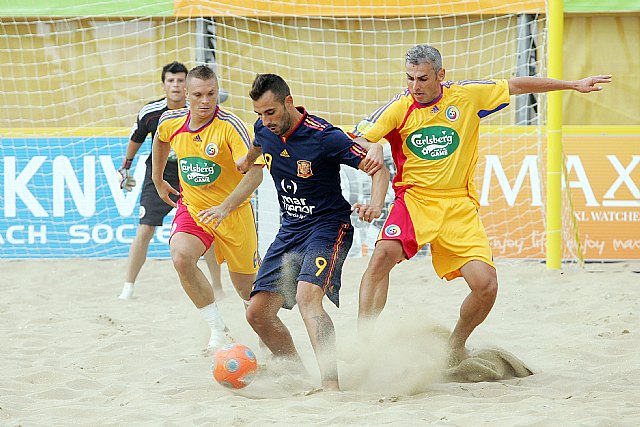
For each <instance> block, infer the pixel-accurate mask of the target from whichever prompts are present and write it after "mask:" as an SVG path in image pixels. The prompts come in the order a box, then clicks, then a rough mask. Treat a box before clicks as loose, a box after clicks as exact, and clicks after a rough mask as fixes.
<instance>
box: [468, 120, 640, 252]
mask: <svg viewBox="0 0 640 427" xmlns="http://www.w3.org/2000/svg"><path fill="white" fill-rule="evenodd" d="M567 128H571V127H567ZM626 129H627V131H628V133H625V128H624V127H618V128H613V127H604V128H598V129H596V130H591V129H590V128H589V127H586V128H584V127H583V128H573V129H569V130H568V129H565V133H564V136H563V143H564V155H565V170H566V180H565V182H564V193H565V197H564V201H563V203H564V204H565V206H564V210H565V211H566V214H565V218H564V219H563V228H564V229H565V230H567V231H566V232H565V236H564V240H565V244H570V245H571V244H574V245H575V242H579V245H580V246H581V252H582V253H583V255H584V258H585V259H586V260H622V259H640V134H639V132H638V131H639V129H638V128H637V127H628V128H626ZM541 138H542V139H541ZM543 138H544V136H543V135H542V136H524V137H523V136H522V135H519V136H517V137H516V136H515V135H513V136H510V135H505V134H500V135H496V134H491V133H489V134H483V136H482V137H481V144H480V145H481V149H480V159H479V162H478V170H477V175H476V182H477V183H478V188H479V191H480V199H481V200H480V202H481V209H480V214H481V217H482V221H483V223H484V225H485V227H486V229H487V233H488V235H489V239H490V241H491V246H492V248H493V252H494V256H496V257H501V258H543V257H544V250H545V237H544V236H545V224H544V221H543V218H544V197H545V193H544V185H543V183H544V181H546V177H545V176H544V173H545V172H544V171H545V162H546V157H545V156H546V153H545V152H544V151H543V149H541V148H540V147H542V148H543V147H544V139H543ZM510 139H512V140H513V142H517V144H518V146H519V147H520V148H519V149H514V148H516V146H515V144H513V145H511V142H512V141H510ZM497 140H499V141H500V142H498V143H496V141H497ZM541 141H542V144H541ZM572 239H573V240H574V243H571V241H570V240H572Z"/></svg>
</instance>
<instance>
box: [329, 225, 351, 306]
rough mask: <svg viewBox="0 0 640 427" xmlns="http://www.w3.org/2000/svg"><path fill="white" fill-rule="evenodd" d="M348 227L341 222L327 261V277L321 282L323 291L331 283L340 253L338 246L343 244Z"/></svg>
mask: <svg viewBox="0 0 640 427" xmlns="http://www.w3.org/2000/svg"><path fill="white" fill-rule="evenodd" d="M348 229H349V224H342V225H341V226H340V231H338V237H337V238H336V242H335V243H334V245H333V251H332V254H331V262H330V263H329V270H328V273H327V278H326V279H325V280H324V283H323V284H322V290H323V291H324V293H325V294H326V293H327V290H328V289H329V286H330V285H331V279H332V278H333V273H334V270H335V269H336V263H337V262H338V257H339V255H340V248H341V247H342V245H344V236H345V234H347V230H348Z"/></svg>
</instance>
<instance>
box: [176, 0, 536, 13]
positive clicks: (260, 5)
mask: <svg viewBox="0 0 640 427" xmlns="http://www.w3.org/2000/svg"><path fill="white" fill-rule="evenodd" d="M173 4H174V12H175V15H176V16H425V15H466V14H470V15H473V14H476V15H477V14H496V15H501V14H509V13H545V3H544V1H542V0H532V1H522V2H514V1H511V0H481V1H475V0H474V1H470V0H462V1H460V0H458V1H449V2H442V1H438V0H424V1H412V0H393V1H389V0H368V1H361V0H289V1H273V0H244V1H241V2H240V1H238V0H218V1H211V0H174V2H173Z"/></svg>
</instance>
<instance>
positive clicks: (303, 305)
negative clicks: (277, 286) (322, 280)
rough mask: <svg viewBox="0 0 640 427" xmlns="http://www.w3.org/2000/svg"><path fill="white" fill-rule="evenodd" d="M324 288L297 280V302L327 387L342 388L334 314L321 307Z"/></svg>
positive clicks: (324, 385)
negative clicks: (330, 315)
mask: <svg viewBox="0 0 640 427" xmlns="http://www.w3.org/2000/svg"><path fill="white" fill-rule="evenodd" d="M323 298H324V292H323V290H322V288H320V287H319V286H317V285H314V284H313V283H309V282H303V281H300V282H298V291H297V293H296V302H297V303H298V309H299V310H300V314H301V315H302V320H303V321H304V325H305V327H306V328H307V333H308V334H309V339H310V340H311V346H312V347H313V351H314V353H315V354H316V359H317V361H318V367H319V368H320V378H321V379H322V388H323V389H324V390H340V384H339V382H338V362H337V358H336V331H335V328H334V326H333V322H332V321H331V317H329V314H328V313H327V312H326V311H325V310H324V307H323V306H322V299H323Z"/></svg>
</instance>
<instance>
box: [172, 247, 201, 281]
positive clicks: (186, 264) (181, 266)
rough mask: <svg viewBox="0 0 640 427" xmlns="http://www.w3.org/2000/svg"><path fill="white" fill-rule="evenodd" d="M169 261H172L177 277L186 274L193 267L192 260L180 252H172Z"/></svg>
mask: <svg viewBox="0 0 640 427" xmlns="http://www.w3.org/2000/svg"><path fill="white" fill-rule="evenodd" d="M171 260H172V261H173V267H174V268H175V269H176V271H177V272H178V274H179V275H182V274H186V273H188V272H189V271H190V270H191V269H193V268H194V267H195V264H194V262H193V259H191V257H189V256H187V255H186V254H184V253H183V252H180V251H173V250H172V251H171Z"/></svg>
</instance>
